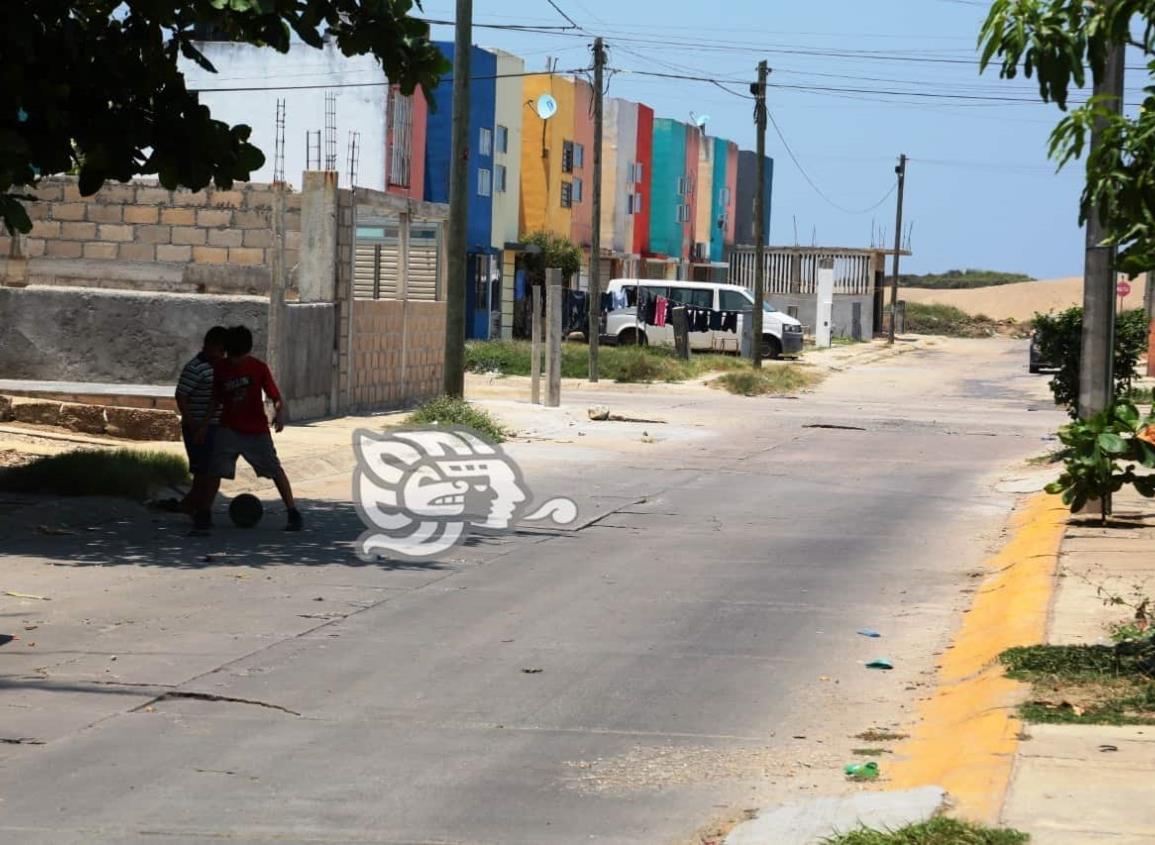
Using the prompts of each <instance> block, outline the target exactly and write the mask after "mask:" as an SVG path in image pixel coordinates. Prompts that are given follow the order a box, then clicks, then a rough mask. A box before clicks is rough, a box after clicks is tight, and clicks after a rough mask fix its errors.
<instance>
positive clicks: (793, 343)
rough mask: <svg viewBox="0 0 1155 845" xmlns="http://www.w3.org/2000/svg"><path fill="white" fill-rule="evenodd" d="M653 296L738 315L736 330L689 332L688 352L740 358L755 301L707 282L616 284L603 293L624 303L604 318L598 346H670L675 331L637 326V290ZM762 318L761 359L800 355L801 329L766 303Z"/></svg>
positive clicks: (732, 288) (628, 281)
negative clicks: (726, 353) (623, 305)
mask: <svg viewBox="0 0 1155 845" xmlns="http://www.w3.org/2000/svg"><path fill="white" fill-rule="evenodd" d="M639 289H644V290H646V291H648V292H649V294H650V295H652V296H662V297H665V298H666V299H668V300H670V301H671V302H674V303H677V304H681V305H685V306H687V307H689V308H699V309H709V310H712V311H724V312H736V313H737V314H738V330H737V331H736V332H732V331H731V332H727V331H720V330H708V331H700V332H699V331H691V332H690V348H691V349H694V350H698V351H702V352H711V351H713V352H738V351H739V350H740V348H741V337H742V327H743V325H744V324H745V321H746V320H747V319H749V317H750V315H751V314H753V312H754V297H753V295H751V293H750V291H748V290H746V288H743V287H739V286H738V285H719V284H708V283H706V282H670V281H664V280H658V279H614V280H613V281H611V282H610V283H609V285H607V287H606V291H607V293H609V294H610V295H611V297H614V296H616V298H618V299H621V298H622V297H623V295H624V298H625V301H626V302H627V303H628V304H627V306H626V307H625V308H617V309H614V310H612V311H610V312H609V313H608V314H607V315H606V316H605V317H603V321H602V322H603V326H602V334H601V342H602V343H605V344H608V345H611V346H612V345H615V344H617V345H630V344H641V345H643V346H644V345H647V344H649V345H654V346H673V345H674V329H673V327H672V326H670V325H666V326H647V325H644V324H641V325H639V323H638V318H637V308H636V303H637V301H638V290H639ZM764 308H765V311H764V313H763V316H762V357H763V358H778V357H781V356H782V355H797V354H798V353H799V352H801V351H802V323H800V322H799V321H798V320H796V319H795V318H793V317H791V316H789V315H788V314H783V313H782V312H781V311H778V310H776V309H775V308H774V307H773V306H771V305H770V304H768V303H766V304H765V305H764Z"/></svg>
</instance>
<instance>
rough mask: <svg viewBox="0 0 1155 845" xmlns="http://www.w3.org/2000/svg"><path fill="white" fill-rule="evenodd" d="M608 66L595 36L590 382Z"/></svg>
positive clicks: (598, 288)
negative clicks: (604, 91) (604, 90)
mask: <svg viewBox="0 0 1155 845" xmlns="http://www.w3.org/2000/svg"><path fill="white" fill-rule="evenodd" d="M605 66H606V45H605V42H604V41H603V40H602V39H601V38H600V37H599V38H595V39H594V207H593V224H594V228H593V237H592V238H591V240H590V291H589V293H590V301H589V336H590V383H591V384H592V383H594V382H596V381H597V380H598V335H599V333H600V331H601V313H602V306H601V298H602V137H603V130H604V128H605V127H604V118H605V102H604V99H605V98H604V96H603V88H604V85H603V81H602V77H603V75H604V71H605Z"/></svg>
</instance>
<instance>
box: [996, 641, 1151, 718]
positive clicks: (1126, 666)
mask: <svg viewBox="0 0 1155 845" xmlns="http://www.w3.org/2000/svg"><path fill="white" fill-rule="evenodd" d="M999 659H1000V660H1001V661H1002V663H1003V665H1004V666H1005V667H1006V669H1007V676H1008V677H1010V678H1013V679H1015V680H1019V681H1025V682H1027V683H1029V684H1030V685H1031V697H1030V700H1029V701H1027V703H1026V704H1024V705H1022V707H1021V708H1020V710H1019V712H1020V715H1021V716H1022V717H1023V718H1024V719H1025V720H1027V721H1028V722H1041V723H1049V724H1083V725H1151V724H1155V641H1153V640H1151V639H1148V640H1145V641H1141V642H1137V643H1136V642H1127V643H1121V644H1119V645H1117V646H1114V647H1112V646H1056V645H1041V646H1030V647H1026V648H1012V649H1009V650H1007V651H1005V652H1003V653H1002V654H1001V655H1000V657H999Z"/></svg>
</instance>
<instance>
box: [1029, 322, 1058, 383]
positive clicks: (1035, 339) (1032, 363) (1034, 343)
mask: <svg viewBox="0 0 1155 845" xmlns="http://www.w3.org/2000/svg"><path fill="white" fill-rule="evenodd" d="M1055 369H1058V365H1057V364H1056V363H1055V362H1054V361H1047V360H1046V359H1045V358H1044V357H1043V350H1042V349H1041V348H1040V347H1039V336H1038V334H1037V333H1036V332H1031V351H1030V359H1029V361H1028V363H1027V372H1030V373H1041V372H1042V371H1043V370H1055Z"/></svg>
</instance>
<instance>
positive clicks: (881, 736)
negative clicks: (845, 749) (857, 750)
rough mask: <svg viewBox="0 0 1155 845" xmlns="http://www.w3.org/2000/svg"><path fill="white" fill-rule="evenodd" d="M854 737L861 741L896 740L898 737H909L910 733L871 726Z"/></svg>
mask: <svg viewBox="0 0 1155 845" xmlns="http://www.w3.org/2000/svg"><path fill="white" fill-rule="evenodd" d="M854 738H855V739H861V740H862V741H863V742H898V741H899V740H900V739H910V735H909V734H899V733H895V732H894V731H887V730H882V729H880V728H871V729H870V730H868V731H863V732H862V733H860V734H856V735H855V737H854Z"/></svg>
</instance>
